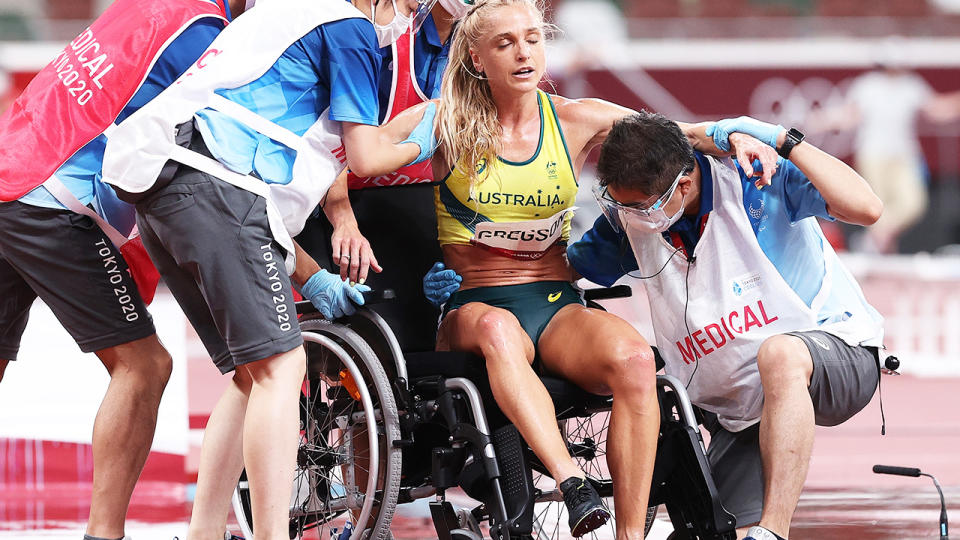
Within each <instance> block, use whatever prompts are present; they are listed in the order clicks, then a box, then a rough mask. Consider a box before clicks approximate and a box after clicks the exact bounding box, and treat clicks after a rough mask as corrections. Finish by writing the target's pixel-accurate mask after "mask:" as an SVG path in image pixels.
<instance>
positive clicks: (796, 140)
mask: <svg viewBox="0 0 960 540" xmlns="http://www.w3.org/2000/svg"><path fill="white" fill-rule="evenodd" d="M803 137H804V135H803V133H802V132H801V131H800V130H798V129H797V128H790V129H789V130H787V135H786V137H784V138H783V144H781V145H780V148H777V154H780V157H782V158H783V159H790V152H791V151H792V150H793V147H794V146H796V145H798V144H800V143H801V142H802V141H803Z"/></svg>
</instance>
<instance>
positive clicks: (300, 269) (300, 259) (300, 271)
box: [290, 241, 320, 290]
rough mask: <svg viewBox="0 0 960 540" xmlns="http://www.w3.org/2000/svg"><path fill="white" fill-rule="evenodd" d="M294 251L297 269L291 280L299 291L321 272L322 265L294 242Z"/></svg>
mask: <svg viewBox="0 0 960 540" xmlns="http://www.w3.org/2000/svg"><path fill="white" fill-rule="evenodd" d="M293 250H294V253H295V254H296V256H297V267H296V268H295V269H294V271H293V274H292V275H291V276H290V280H291V281H293V284H294V286H296V288H297V290H299V289H300V288H301V287H303V284H304V283H306V282H307V280H308V279H310V277H311V276H313V275H314V274H316V273H317V272H319V271H320V265H319V264H318V263H317V261H316V260H314V258H313V257H311V256H310V255H309V254H308V253H307V252H306V251H304V250H303V248H302V247H300V244H298V243H297V242H296V241H294V242H293Z"/></svg>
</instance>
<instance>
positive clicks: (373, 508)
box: [233, 319, 401, 540]
mask: <svg viewBox="0 0 960 540" xmlns="http://www.w3.org/2000/svg"><path fill="white" fill-rule="evenodd" d="M300 327H301V332H302V335H303V338H304V346H305V347H306V350H307V377H306V380H305V382H304V385H303V388H302V389H301V396H300V405H301V406H300V420H301V435H300V446H299V448H298V451H297V471H296V475H295V478H294V485H293V489H292V494H291V502H290V538H291V539H298V538H318V539H323V540H327V538H329V537H330V536H331V531H334V530H335V529H339V530H341V531H342V530H343V528H344V526H345V525H346V523H347V522H350V523H351V525H356V523H357V522H363V523H368V524H371V525H370V526H368V527H356V526H355V527H354V532H353V534H352V535H351V538H352V539H355V540H359V539H361V538H363V539H370V540H387V539H389V538H390V522H391V521H392V519H393V513H394V510H395V508H396V504H397V496H398V493H399V487H400V459H401V454H400V449H399V448H395V447H394V445H393V441H395V440H397V439H399V438H400V427H399V420H398V415H397V406H396V401H395V400H394V396H393V390H392V388H391V385H390V382H389V380H388V378H387V376H386V373H385V372H384V370H383V367H382V366H381V365H380V361H379V359H378V358H377V356H376V355H375V354H374V353H373V351H372V350H371V349H370V347H369V346H367V344H366V343H365V342H364V340H363V338H361V337H360V336H359V335H358V334H357V333H356V332H354V331H353V330H351V329H350V328H348V327H345V326H343V325H340V324H337V323H335V322H330V321H327V320H323V319H309V320H303V321H301V324H300ZM371 424H373V425H376V426H377V429H376V430H375V431H374V432H370V431H369V430H368V429H366V427H365V426H368V425H371ZM374 448H375V450H373V449H374ZM374 456H375V458H374ZM364 463H365V464H366V466H364V465H363V464H364ZM364 476H365V477H366V478H365V479H364V478H363V477H364ZM233 506H234V513H235V514H236V517H237V522H238V524H239V525H240V528H241V530H242V531H243V533H244V534H245V535H246V537H247V538H252V516H251V511H250V497H249V490H248V489H247V486H246V481H245V476H244V477H241V482H240V484H239V485H238V486H237V490H236V492H235V493H234V505H233Z"/></svg>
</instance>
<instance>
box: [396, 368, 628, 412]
mask: <svg viewBox="0 0 960 540" xmlns="http://www.w3.org/2000/svg"><path fill="white" fill-rule="evenodd" d="M404 357H405V358H406V361H407V372H408V373H409V375H410V379H411V380H416V379H417V378H421V377H428V376H431V375H441V376H444V377H447V378H453V377H464V378H466V379H469V380H470V381H472V382H473V383H474V384H475V385H476V386H477V389H478V390H479V391H480V394H481V395H482V396H483V398H484V405H485V406H486V407H487V409H486V412H487V416H488V420H489V421H490V424H491V426H497V427H499V426H500V425H503V423H505V422H506V417H502V414H503V413H501V412H500V410H499V408H497V406H496V401H494V399H493V393H492V391H491V390H490V383H489V381H488V379H487V370H486V367H485V364H484V361H483V359H482V358H480V357H479V356H476V355H474V354H470V353H465V352H459V351H449V352H447V351H444V352H434V351H431V352H415V353H406V354H405V355H404ZM540 380H541V381H542V382H543V385H544V387H546V389H547V393H548V394H549V395H550V398H551V400H552V401H553V406H554V408H555V409H556V412H557V419H558V420H562V419H564V418H570V417H573V416H589V415H590V411H594V410H602V409H609V408H610V406H611V398H610V396H600V395H596V394H592V393H590V392H587V391H586V390H584V389H582V388H580V387H579V386H577V385H575V384H573V383H572V382H570V381H568V380H566V379H561V378H558V377H551V376H550V375H541V376H540ZM498 415H499V416H498ZM500 420H502V422H501V421H500Z"/></svg>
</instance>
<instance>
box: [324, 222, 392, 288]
mask: <svg viewBox="0 0 960 540" xmlns="http://www.w3.org/2000/svg"><path fill="white" fill-rule="evenodd" d="M330 247H331V254H332V255H333V262H334V264H336V265H337V266H339V267H340V278H341V279H349V280H350V282H351V283H359V284H361V285H362V284H363V283H364V282H365V281H366V280H367V274H368V272H369V271H370V270H373V271H374V272H377V273H378V274H379V273H380V272H383V268H381V267H380V264H379V263H378V262H377V258H376V256H374V254H373V248H371V247H370V242H368V241H367V239H366V237H364V236H363V235H362V234H360V229H359V228H357V224H356V222H353V223H346V224H343V225H340V226H338V227H335V228H334V229H333V235H332V236H331V238H330Z"/></svg>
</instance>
